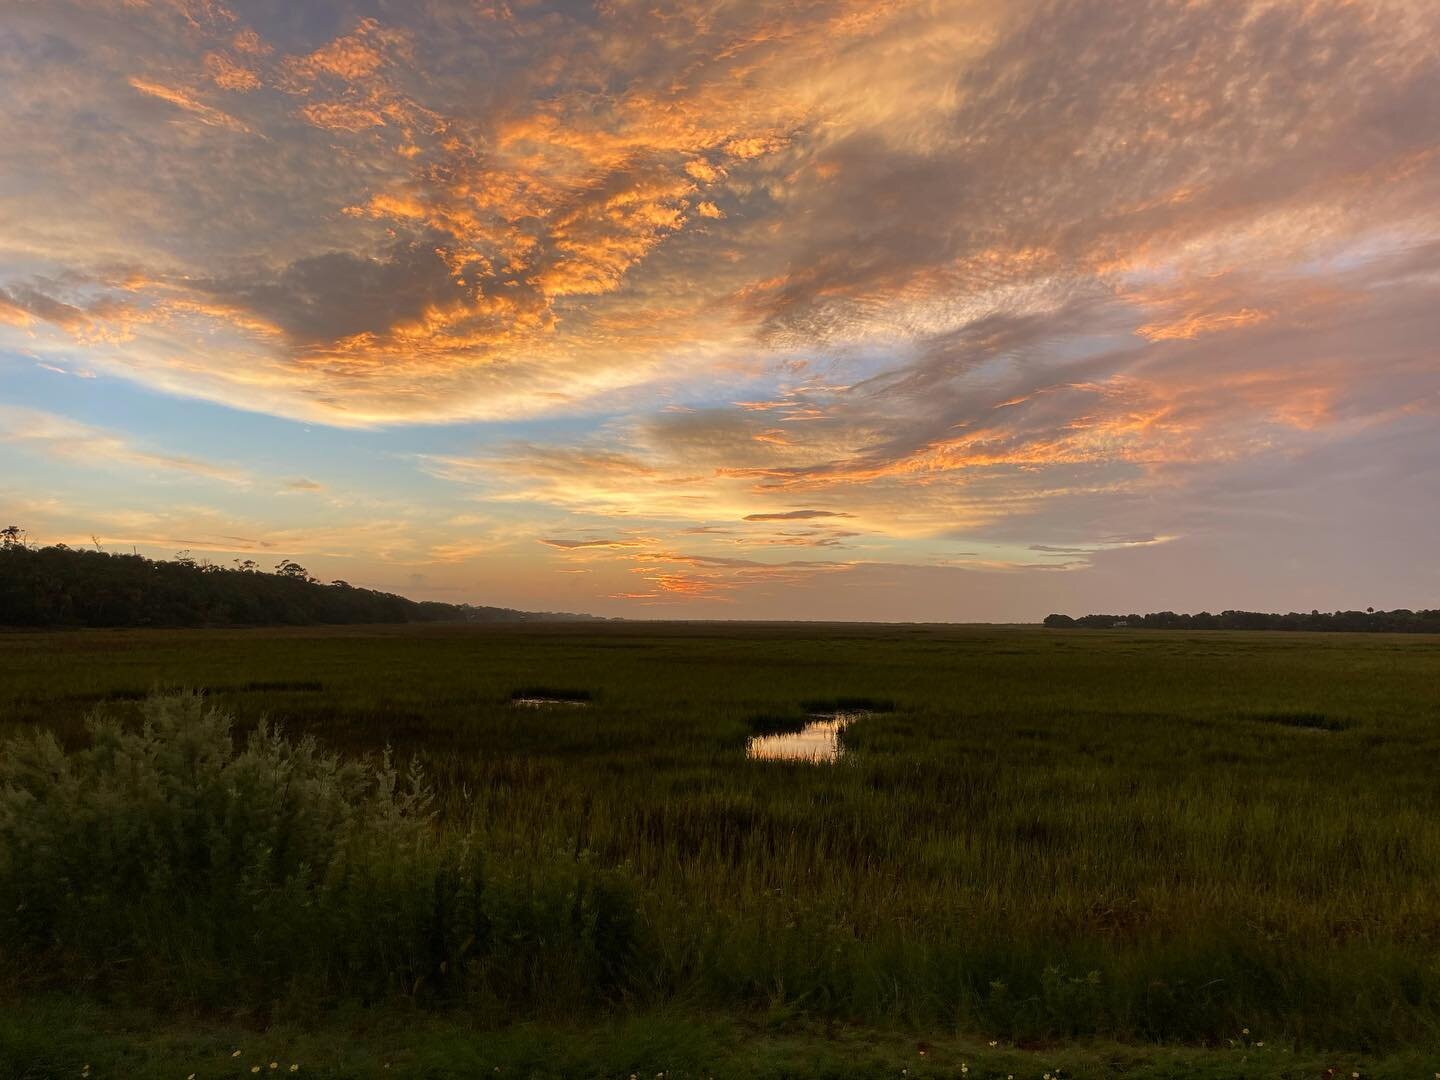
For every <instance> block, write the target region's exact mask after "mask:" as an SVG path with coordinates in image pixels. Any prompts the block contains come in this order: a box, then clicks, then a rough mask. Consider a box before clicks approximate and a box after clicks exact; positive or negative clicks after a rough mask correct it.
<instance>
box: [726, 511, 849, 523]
mask: <svg viewBox="0 0 1440 1080" xmlns="http://www.w3.org/2000/svg"><path fill="white" fill-rule="evenodd" d="M854 516H855V515H854V514H845V513H841V512H839V511H836V510H785V511H782V512H780V513H775V514H746V515H745V518H744V520H746V521H812V520H814V519H816V518H848V517H854Z"/></svg>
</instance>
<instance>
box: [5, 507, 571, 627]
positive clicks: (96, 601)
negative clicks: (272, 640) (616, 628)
mask: <svg viewBox="0 0 1440 1080" xmlns="http://www.w3.org/2000/svg"><path fill="white" fill-rule="evenodd" d="M584 618H586V616H583V615H553V614H549V613H546V614H539V613H535V612H526V611H514V610H511V609H509V608H496V607H479V606H476V605H473V604H442V603H437V602H435V601H428V600H427V601H416V600H408V599H406V598H405V597H403V596H396V595H395V594H394V593H385V592H376V591H375V590H374V589H361V588H356V587H355V586H352V585H351V584H350V583H349V582H346V581H332V582H330V583H329V584H325V583H324V582H321V581H319V580H317V579H316V578H314V577H312V576H311V575H310V573H309V572H308V571H307V570H306V569H305V568H304V567H303V566H301V565H300V564H299V563H297V562H292V561H291V560H289V559H286V560H283V561H281V562H280V563H278V564H277V565H276V566H275V569H274V572H273V573H272V572H266V571H264V570H262V569H261V567H260V565H259V564H258V563H256V562H255V561H254V560H250V559H246V560H236V565H235V566H233V567H224V566H218V565H216V564H214V563H209V562H204V561H201V560H197V559H194V558H191V557H190V555H189V553H188V552H180V553H179V554H178V555H177V556H176V558H175V559H173V560H167V559H148V558H146V557H144V556H143V555H121V554H114V553H111V552H107V551H101V550H98V549H97V550H95V551H90V550H82V549H79V548H72V547H68V546H66V545H64V544H56V545H52V546H49V547H34V546H31V545H30V544H29V543H27V542H26V540H25V536H24V533H23V531H22V530H21V529H20V528H19V527H18V526H15V525H11V526H9V527H7V528H5V529H0V626H36V627H38V626H88V627H120V626H312V625H326V624H329V625H343V624H347V623H406V622H527V621H538V620H546V619H584Z"/></svg>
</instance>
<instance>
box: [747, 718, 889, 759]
mask: <svg viewBox="0 0 1440 1080" xmlns="http://www.w3.org/2000/svg"><path fill="white" fill-rule="evenodd" d="M865 715H867V714H866V713H863V712H837V713H821V714H815V715H812V716H811V718H810V723H808V724H806V725H805V726H804V727H803V728H801V729H800V730H799V731H788V732H784V733H782V734H779V735H754V736H751V738H750V741H749V742H747V743H746V744H745V756H746V757H748V758H750V759H751V760H753V761H812V762H815V763H816V764H823V763H825V762H831V761H836V760H838V759H839V757H840V732H841V730H842V729H843V728H844V727H845V725H846V724H848V723H850V722H851V721H852V720H859V719H860V718H861V717H862V716H865Z"/></svg>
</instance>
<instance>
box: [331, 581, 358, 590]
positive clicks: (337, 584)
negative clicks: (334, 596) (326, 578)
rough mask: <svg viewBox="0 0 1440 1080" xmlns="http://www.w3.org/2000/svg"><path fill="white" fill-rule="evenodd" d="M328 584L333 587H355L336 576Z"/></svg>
mask: <svg viewBox="0 0 1440 1080" xmlns="http://www.w3.org/2000/svg"><path fill="white" fill-rule="evenodd" d="M330 584H331V585H333V586H335V588H337V589H353V588H354V587H355V586H353V585H351V584H350V582H348V581H345V580H344V579H343V578H336V579H335V580H334V581H332V582H330Z"/></svg>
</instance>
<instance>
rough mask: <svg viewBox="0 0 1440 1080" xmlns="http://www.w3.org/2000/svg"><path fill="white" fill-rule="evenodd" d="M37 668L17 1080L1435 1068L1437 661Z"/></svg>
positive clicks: (945, 635) (555, 632) (204, 639)
mask: <svg viewBox="0 0 1440 1080" xmlns="http://www.w3.org/2000/svg"><path fill="white" fill-rule="evenodd" d="M4 644H5V648H4V649H3V650H0V737H4V738H6V739H7V740H13V741H8V742H7V743H6V745H5V746H4V748H3V751H0V761H3V764H0V792H3V794H0V987H3V991H0V1062H3V1063H5V1064H3V1065H0V1077H12V1076H13V1077H18V1076H49V1075H79V1070H80V1069H81V1067H82V1066H83V1065H84V1064H86V1063H92V1064H93V1065H94V1071H93V1073H92V1074H93V1075H94V1076H96V1077H99V1076H101V1075H127V1076H152V1075H153V1076H157V1077H158V1076H182V1077H183V1076H185V1075H187V1074H188V1073H190V1072H192V1071H195V1072H197V1074H199V1075H209V1076H213V1075H223V1076H236V1077H240V1076H248V1075H250V1072H249V1070H250V1068H251V1066H253V1065H256V1064H258V1065H260V1066H261V1069H262V1071H264V1072H267V1073H268V1066H269V1061H270V1060H275V1061H277V1063H278V1064H277V1068H279V1069H288V1066H289V1064H291V1063H296V1064H300V1065H301V1067H302V1069H303V1070H304V1072H305V1073H306V1074H308V1075H324V1076H335V1077H339V1076H371V1075H373V1076H377V1077H378V1076H382V1075H383V1076H395V1075H423V1076H427V1077H444V1076H454V1077H460V1076H474V1075H480V1074H491V1075H493V1069H494V1068H495V1067H497V1066H498V1067H501V1068H502V1070H506V1071H512V1074H518V1075H550V1076H620V1077H625V1076H629V1075H630V1074H631V1073H632V1072H633V1073H637V1074H640V1075H649V1076H653V1075H655V1073H657V1072H660V1071H661V1070H667V1071H668V1073H669V1075H693V1076H711V1075H713V1076H732V1075H733V1076H740V1075H744V1076H765V1075H770V1076H804V1075H831V1076H856V1077H860V1076H877V1075H890V1076H899V1075H901V1070H902V1069H908V1070H909V1075H911V1076H924V1075H935V1076H938V1075H960V1066H961V1063H962V1062H963V1063H965V1065H966V1066H967V1068H968V1070H969V1071H968V1073H965V1074H964V1075H966V1076H968V1077H982V1076H984V1077H1004V1076H1006V1075H1010V1074H1013V1075H1015V1076H1017V1077H1018V1076H1027V1077H1034V1078H1037V1080H1038V1078H1039V1077H1040V1076H1041V1075H1042V1073H1045V1072H1051V1073H1052V1075H1053V1074H1054V1072H1055V1070H1056V1069H1060V1070H1062V1075H1065V1076H1077V1077H1078V1076H1094V1077H1099V1076H1107V1075H1119V1074H1123V1075H1126V1076H1152V1077H1160V1076H1179V1075H1184V1076H1207V1077H1221V1076H1240V1075H1244V1076H1248V1077H1257V1076H1289V1077H1300V1076H1313V1077H1320V1076H1324V1075H1326V1073H1325V1070H1326V1069H1333V1070H1335V1072H1333V1073H1331V1074H1330V1075H1337V1074H1339V1075H1346V1076H1348V1075H1349V1074H1350V1073H1351V1072H1352V1071H1355V1072H1360V1073H1361V1074H1362V1075H1363V1076H1366V1077H1371V1076H1397V1077H1398V1076H1410V1077H1417V1076H1418V1077H1429V1076H1431V1075H1432V1074H1433V1073H1434V1072H1436V1071H1440V1056H1437V1055H1436V1053H1435V1051H1436V1050H1437V1048H1440V1035H1437V1032H1440V892H1437V890H1436V888H1435V883H1436V881H1437V880H1440V789H1437V786H1436V784H1435V782H1434V766H1433V762H1434V761H1435V760H1436V754H1437V752H1440V699H1437V697H1436V695H1435V693H1434V687H1435V686H1436V685H1437V684H1440V640H1437V639H1434V638H1427V637H1417V636H1408V637H1399V636H1384V635H1365V636H1360V635H1356V636H1348V635H1327V636H1325V637H1317V636H1315V635H1299V634H1296V635H1286V634H1264V635H1243V634H1233V633H1230V634H1204V633H1195V634H1183V635H1180V634H1177V635H1164V636H1155V635H1148V634H1144V633H1131V632H1128V631H1117V632H1115V633H1112V634H1107V635H1103V636H1100V635H1096V636H1084V635H1057V634H1052V633H1048V632H1045V631H1042V630H1033V631H1024V630H1021V631H979V630H965V629H938V628H913V629H881V628H865V627H814V626H805V627H802V626H793V627H777V626H769V627H766V626H748V627H747V626H689V627H676V626H671V627H661V626H655V625H653V624H651V625H635V624H621V625H600V626H579V625H575V626H565V625H562V624H551V625H537V626H515V627H489V628H487V627H473V626H471V627H467V626H448V625H447V626H421V627H397V628H393V629H388V630H386V629H374V628H368V629H364V630H360V629H335V630H311V629H294V630H279V631H274V632H271V633H268V634H266V635H264V636H260V635H255V634H253V633H250V634H246V633H238V632H229V631H223V630H221V631H189V632H181V631H170V632H167V631H143V632H142V631H123V632H74V633H60V634H56V633H49V634H35V635H24V634H17V635H11V636H9V637H7V638H6V639H5V642H4ZM183 687H191V688H194V687H205V688H207V690H206V693H205V696H204V697H203V699H201V698H197V697H195V696H194V695H191V694H185V693H179V694H176V693H173V692H174V691H176V690H177V688H183ZM546 688H550V689H549V690H548V691H547V689H546ZM555 688H564V689H563V691H562V690H558V689H555ZM522 691H523V693H524V695H525V696H536V697H543V696H545V695H546V693H547V692H548V693H549V694H551V695H553V696H555V697H568V698H570V699H572V700H579V701H584V702H586V703H585V704H581V705H572V706H570V707H568V708H554V709H545V708H521V707H518V706H516V705H515V704H512V699H513V698H514V697H515V696H516V695H517V693H520V692H522ZM156 694H158V695H160V696H158V697H157V696H154V695H156ZM580 694H585V695H588V697H584V698H580V697H578V695H580ZM841 704H843V705H844V707H845V708H847V709H862V708H864V707H865V706H866V705H871V706H873V708H872V710H871V711H870V712H869V713H868V714H867V715H863V716H862V717H861V718H860V719H858V720H856V721H855V722H854V723H853V724H852V725H851V726H850V727H849V728H847V729H846V730H845V732H844V735H843V744H844V746H845V752H844V754H843V755H842V758H841V760H840V762H839V763H837V764H835V765H826V766H815V765H806V764H797V763H784V762H754V761H747V760H746V758H745V755H744V747H745V742H746V739H747V737H748V736H749V735H750V734H751V733H752V732H753V731H755V730H757V729H763V730H767V731H773V730H781V729H784V728H785V727H786V726H787V724H786V719H787V718H790V720H791V723H792V724H798V723H799V722H800V721H802V720H803V718H804V715H805V713H806V712H807V711H811V710H819V709H822V708H825V707H838V706H839V705H841ZM887 710H888V711H887ZM87 717H90V719H88V720H87ZM37 732H38V734H37ZM387 747H389V748H391V749H390V754H389V756H388V757H387V756H386V748H387ZM235 1050H239V1051H240V1052H241V1053H240V1057H238V1058H231V1057H230V1055H231V1053H232V1052H234V1051H235ZM922 1051H923V1053H922ZM97 1062H98V1063H101V1064H95V1063H97ZM16 1063H18V1064H16ZM387 1065H388V1066H391V1067H390V1068H386V1066H387ZM102 1066H103V1068H102ZM7 1067H8V1068H9V1069H10V1071H9V1072H6V1071H5V1069H6V1068H7ZM25 1070H29V1071H25ZM104 1070H108V1071H104Z"/></svg>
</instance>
